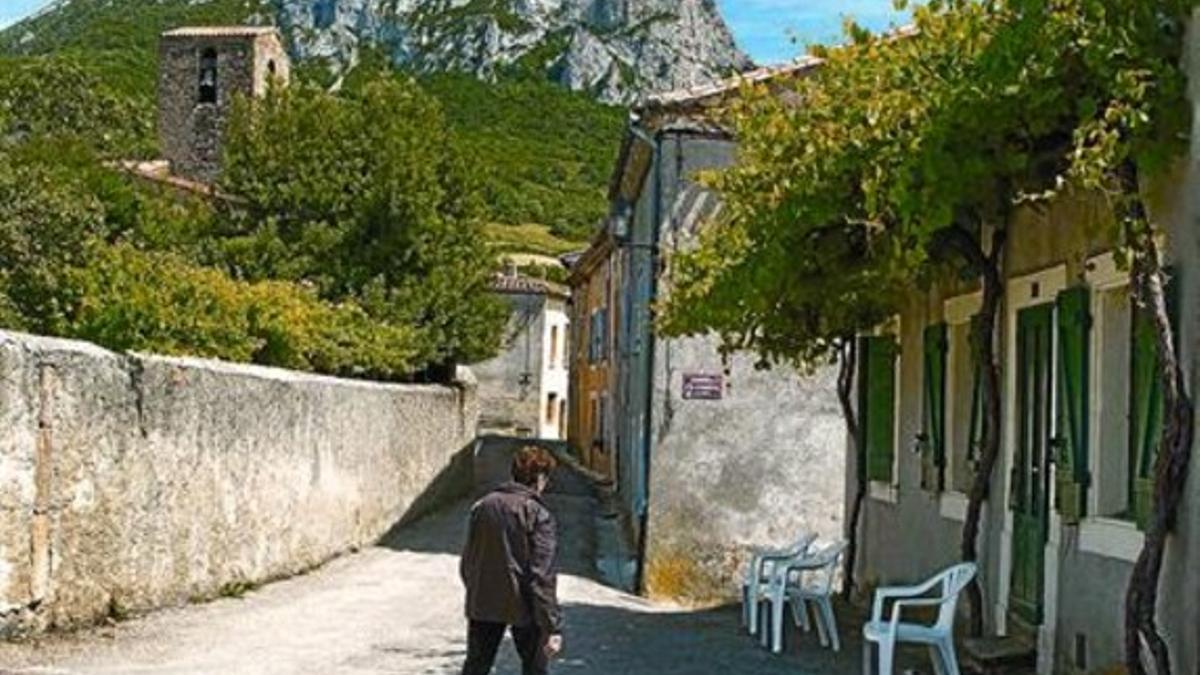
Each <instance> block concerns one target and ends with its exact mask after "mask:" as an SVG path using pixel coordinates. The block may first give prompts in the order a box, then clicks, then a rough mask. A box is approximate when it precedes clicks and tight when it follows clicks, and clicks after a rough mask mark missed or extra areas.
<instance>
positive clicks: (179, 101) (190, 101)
mask: <svg viewBox="0 0 1200 675" xmlns="http://www.w3.org/2000/svg"><path fill="white" fill-rule="evenodd" d="M158 56H159V70H158V136H159V144H160V146H161V151H162V154H163V158H164V159H166V160H167V161H168V162H169V163H170V171H171V173H172V174H173V175H176V176H180V177H182V178H187V179H189V180H194V181H198V182H201V183H212V182H214V181H215V180H216V178H217V176H218V175H219V174H220V172H221V141H222V139H221V137H222V134H223V132H224V130H225V123H226V121H227V119H228V117H229V113H230V110H231V109H232V106H233V101H234V100H235V99H236V98H237V97H238V96H245V97H259V96H262V95H264V94H266V92H267V90H268V89H269V88H270V86H271V84H272V82H274V83H276V84H277V85H278V86H286V85H287V83H288V80H289V78H290V74H291V65H290V63H289V61H288V56H287V52H286V51H285V50H284V48H283V40H282V39H281V37H280V35H279V31H278V30H276V29H275V28H273V27H256V26H205V27H188V28H178V29H176V30H172V31H168V32H166V33H163V35H162V39H161V41H160V43H159V49H158Z"/></svg>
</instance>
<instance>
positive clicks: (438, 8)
mask: <svg viewBox="0 0 1200 675" xmlns="http://www.w3.org/2000/svg"><path fill="white" fill-rule="evenodd" d="M120 14H125V15H127V16H137V15H141V14H149V15H153V16H155V17H161V18H166V17H169V16H178V17H179V18H181V19H182V18H183V17H185V16H199V17H211V18H212V19H217V18H218V17H229V18H228V19H226V20H227V21H236V22H252V23H275V24H278V25H279V26H280V27H281V28H282V29H283V30H284V32H285V33H286V34H287V36H288V38H289V42H290V45H291V48H292V52H293V56H294V57H296V58H297V59H298V60H300V61H302V62H303V61H308V62H310V63H311V64H313V65H325V66H326V67H328V68H329V69H330V71H331V73H332V74H333V75H334V76H336V75H339V74H342V73H345V72H347V71H348V70H350V69H351V67H352V66H354V65H355V64H356V63H358V61H359V57H360V54H362V52H363V50H364V49H372V50H379V51H381V52H382V53H383V54H384V55H386V56H388V57H390V58H391V59H392V60H393V61H394V62H395V63H396V64H397V65H403V66H408V67H411V68H414V69H415V70H417V71H419V72H422V73H432V72H445V71H459V72H469V73H473V74H475V75H477V76H479V77H481V78H484V79H493V78H494V77H496V76H497V75H499V74H502V73H503V72H505V71H506V70H511V69H514V68H515V69H520V70H522V71H525V72H539V71H540V72H544V73H545V74H546V75H547V76H548V77H549V78H550V79H551V80H553V81H555V82H558V83H559V84H562V85H564V86H566V87H568V88H570V89H572V90H575V91H586V92H589V93H592V94H593V95H595V96H596V97H597V98H599V99H600V100H603V101H606V102H610V103H628V102H631V101H633V100H635V99H636V98H637V97H638V96H640V95H642V94H646V93H651V92H661V91H668V90H674V89H679V88H683V87H690V86H694V85H698V84H704V83H707V82H711V81H713V80H715V79H720V78H723V77H726V76H728V75H730V74H732V73H733V72H735V71H740V70H745V69H747V68H749V67H750V66H751V63H750V60H749V59H748V58H747V57H746V56H745V54H743V53H742V52H741V51H740V50H739V49H738V48H737V46H736V45H735V44H734V41H733V37H732V35H731V34H730V31H729V28H728V26H726V24H725V22H724V20H723V19H722V18H721V15H720V11H719V10H718V9H717V7H716V4H715V0H56V2H54V3H53V4H51V5H50V6H49V7H48V8H47V9H46V10H44V11H43V12H41V13H40V14H39V15H38V16H36V17H34V18H32V19H29V20H26V21H24V22H21V23H19V24H17V25H15V26H12V27H10V28H8V29H7V30H5V31H2V32H0V51H9V52H12V51H18V52H20V51H28V52H39V51H47V49H46V48H47V47H50V46H52V45H51V44H48V43H60V44H59V45H56V46H63V45H62V44H61V43H62V42H63V41H64V39H66V41H67V42H70V40H69V39H68V38H69V36H72V35H78V34H79V33H80V32H81V31H83V32H96V33H98V34H99V32H100V30H99V29H103V30H105V31H106V33H104V34H103V35H100V37H101V39H103V40H109V39H111V36H112V35H114V34H118V35H120V34H124V33H126V32H129V31H128V30H126V29H125V27H123V26H120V24H121V18H120V16H119V15H120ZM101 17H103V18H104V20H103V21H101V22H100V23H101V24H102V25H100V26H97V25H95V24H96V22H97V20H98V19H99V18H101ZM117 27H121V28H122V30H114V29H115V28H117ZM4 48H7V49H4Z"/></svg>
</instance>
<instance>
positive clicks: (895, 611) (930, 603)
mask: <svg viewBox="0 0 1200 675" xmlns="http://www.w3.org/2000/svg"><path fill="white" fill-rule="evenodd" d="M947 601H948V599H947V598H917V599H911V600H897V601H896V602H895V603H893V604H892V619H891V623H892V630H895V629H896V625H897V624H899V623H900V615H901V614H903V613H904V610H905V608H908V607H940V606H942V605H943V604H945V603H946V602H947Z"/></svg>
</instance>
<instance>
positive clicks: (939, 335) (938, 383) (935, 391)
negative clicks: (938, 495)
mask: <svg viewBox="0 0 1200 675" xmlns="http://www.w3.org/2000/svg"><path fill="white" fill-rule="evenodd" d="M946 335H947V330H946V324H944V323H940V324H935V325H932V326H928V327H926V328H925V349H924V352H925V359H924V362H925V374H924V378H923V380H924V388H925V405H924V407H925V414H924V418H923V422H922V433H921V487H923V488H924V489H926V490H930V491H935V492H941V491H942V490H943V489H945V481H946V471H945V469H946V346H947V339H946Z"/></svg>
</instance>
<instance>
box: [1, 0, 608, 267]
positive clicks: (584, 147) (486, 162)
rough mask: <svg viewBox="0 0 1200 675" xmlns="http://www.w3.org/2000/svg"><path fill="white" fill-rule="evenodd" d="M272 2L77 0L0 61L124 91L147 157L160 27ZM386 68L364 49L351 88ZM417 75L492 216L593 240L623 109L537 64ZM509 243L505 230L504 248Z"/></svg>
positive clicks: (30, 23) (228, 19) (46, 17)
mask: <svg viewBox="0 0 1200 675" xmlns="http://www.w3.org/2000/svg"><path fill="white" fill-rule="evenodd" d="M270 12H271V7H270V5H269V3H267V2H265V1H264V0H208V1H206V2H199V3H197V2H191V1H189V0H87V1H84V0H74V1H73V2H67V3H64V4H60V5H59V6H56V7H54V8H52V9H51V10H49V11H47V12H45V13H43V14H41V15H39V16H36V17H34V18H32V19H29V20H27V21H24V22H21V23H18V24H16V25H14V26H11V27H9V28H8V29H6V30H4V31H0V68H12V67H16V66H18V65H19V64H21V63H23V62H26V61H27V60H28V59H30V58H37V57H45V56H50V55H52V56H54V57H55V58H67V59H69V60H70V62H71V63H72V64H73V65H74V66H75V67H76V68H77V69H78V70H79V71H81V72H85V73H87V74H88V75H90V76H92V77H94V78H95V79H96V80H97V81H99V82H102V83H103V84H104V86H105V87H106V89H107V90H108V91H110V92H112V93H114V94H117V95H120V96H123V97H125V98H127V99H128V101H129V102H130V105H129V106H128V110H129V111H130V114H131V115H133V116H134V117H136V118H137V120H138V125H137V126H138V127H139V128H141V129H142V130H143V136H142V138H141V142H140V143H138V144H137V149H138V153H137V154H138V155H139V156H151V155H153V154H154V149H155V145H156V142H157V141H156V134H155V133H154V125H155V122H156V120H155V112H154V111H155V108H154V97H155V89H156V84H155V83H156V69H157V44H158V36H159V35H160V34H161V33H162V32H163V31H165V30H168V29H170V28H174V27H177V26H181V25H218V24H240V23H247V22H258V23H261V22H262V21H264V20H266V19H268V18H269V16H270ZM385 68H388V66H386V64H385V63H384V60H383V59H381V58H380V57H378V56H377V55H373V54H370V53H367V54H364V59H363V65H361V66H360V67H359V68H358V69H357V71H356V72H355V73H352V74H351V76H350V77H349V79H348V80H347V83H346V87H347V89H353V88H354V87H355V86H356V83H358V84H361V83H362V82H365V81H368V80H374V79H379V76H380V75H381V74H382V72H381V71H383V70H385ZM296 72H297V73H298V74H299V76H298V79H299V80H301V82H303V81H305V80H308V81H319V80H325V79H327V73H325V72H323V69H322V68H321V67H319V66H318V65H317V64H307V66H306V65H305V64H300V67H298V68H297V69H296ZM401 77H403V76H402V75H401ZM322 83H323V84H327V82H322ZM420 85H421V86H422V87H423V88H425V89H426V90H427V91H428V92H429V93H430V94H432V95H433V96H434V97H435V98H436V99H437V100H438V101H440V102H441V105H442V106H443V109H444V112H445V115H446V118H447V120H448V122H449V124H450V127H451V129H452V130H453V131H454V132H455V134H456V136H457V137H458V138H459V140H460V141H461V143H462V145H463V147H464V150H465V152H466V154H467V156H469V157H470V158H471V160H472V162H474V163H475V164H476V168H477V169H478V174H479V175H480V177H481V181H482V189H483V201H484V208H485V211H486V219H487V220H488V221H490V222H493V223H497V224H502V225H516V226H521V227H522V229H521V230H518V232H520V231H531V229H536V230H538V231H540V232H542V233H545V231H546V230H549V232H550V233H551V234H552V235H553V237H555V238H557V240H558V241H557V242H556V243H555V244H554V245H553V246H552V248H571V247H577V246H580V245H581V244H582V242H585V241H586V240H587V238H588V233H589V232H590V231H591V228H592V227H593V226H594V225H595V223H596V222H597V221H598V220H599V219H600V218H601V217H603V215H604V214H605V211H606V198H605V188H606V184H607V179H608V175H609V172H610V170H611V166H612V161H613V159H614V156H615V153H616V150H617V147H618V143H619V140H620V134H621V130H622V125H623V123H624V117H625V115H624V112H623V110H622V109H621V108H617V107H614V106H608V105H604V104H601V103H598V102H596V101H595V100H593V99H592V98H590V97H589V96H587V95H584V94H578V93H572V92H569V91H567V90H564V89H562V88H560V87H558V86H557V85H555V84H553V83H551V82H548V81H546V80H545V79H544V77H543V76H541V75H539V74H537V73H536V71H535V70H534V69H525V68H513V69H510V70H509V71H508V72H506V73H505V74H504V75H502V80H501V81H500V82H496V83H487V82H482V81H480V80H477V79H475V78H474V77H472V76H469V75H465V74H454V73H446V74H437V75H430V76H426V77H423V78H421V79H420ZM531 224H533V225H538V226H541V227H539V228H530V227H529V226H530V225H531ZM512 234H514V235H516V233H515V232H514V233H512ZM539 238H540V239H544V237H539ZM513 243H514V242H513V237H504V247H505V248H506V249H511V248H512V247H513ZM545 243H546V242H545V241H541V242H538V243H534V242H531V245H532V247H531V251H536V252H541V251H543V250H545Z"/></svg>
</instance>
